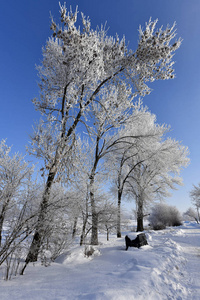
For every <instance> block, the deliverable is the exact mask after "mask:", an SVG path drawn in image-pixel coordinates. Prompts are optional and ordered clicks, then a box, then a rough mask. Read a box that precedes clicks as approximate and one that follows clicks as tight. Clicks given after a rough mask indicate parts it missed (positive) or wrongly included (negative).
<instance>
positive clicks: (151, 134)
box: [108, 102, 167, 237]
mask: <svg viewBox="0 0 200 300" xmlns="http://www.w3.org/2000/svg"><path fill="white" fill-rule="evenodd" d="M166 130H167V128H166V126H164V125H163V126H159V125H158V124H156V117H155V115H153V114H151V113H150V112H149V111H148V110H147V108H146V107H143V106H142V103H141V102H139V103H138V104H137V105H136V106H135V110H134V111H133V113H132V117H131V118H130V119H129V120H128V122H127V123H126V125H125V126H124V127H123V128H122V129H121V130H120V131H119V133H118V138H117V139H116V143H115V144H114V146H113V151H112V152H111V155H110V156H109V157H108V163H110V165H111V168H112V170H113V173H114V180H113V191H114V193H116V194H117V199H118V222H117V236H118V237H121V228H120V227H121V226H120V224H121V221H120V216H121V201H122V196H127V195H128V191H129V188H130V182H131V178H132V176H133V172H134V170H135V169H136V168H138V167H139V165H140V164H141V163H142V162H144V161H145V160H147V159H148V158H150V157H151V156H153V155H154V154H155V149H154V142H155V141H156V140H157V139H159V138H160V136H161V135H163V134H164V132H166Z"/></svg>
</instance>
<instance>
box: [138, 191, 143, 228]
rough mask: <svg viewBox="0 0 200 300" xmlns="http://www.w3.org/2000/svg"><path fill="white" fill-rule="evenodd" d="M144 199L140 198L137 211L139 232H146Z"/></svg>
mask: <svg viewBox="0 0 200 300" xmlns="http://www.w3.org/2000/svg"><path fill="white" fill-rule="evenodd" d="M143 218H144V214H143V199H142V197H141V196H139V197H138V209H137V232H138V231H144V226H143Z"/></svg>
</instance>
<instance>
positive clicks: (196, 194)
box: [190, 183, 200, 220]
mask: <svg viewBox="0 0 200 300" xmlns="http://www.w3.org/2000/svg"><path fill="white" fill-rule="evenodd" d="M190 197H191V200H192V203H193V205H194V207H195V208H196V212H197V218H198V220H200V213H199V210H200V183H199V184H198V186H196V185H193V189H192V190H191V192H190Z"/></svg>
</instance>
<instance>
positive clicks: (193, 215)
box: [183, 207, 200, 224]
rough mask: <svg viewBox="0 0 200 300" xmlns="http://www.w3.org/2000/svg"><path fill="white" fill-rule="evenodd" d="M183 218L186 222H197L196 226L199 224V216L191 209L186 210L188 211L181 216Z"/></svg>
mask: <svg viewBox="0 0 200 300" xmlns="http://www.w3.org/2000/svg"><path fill="white" fill-rule="evenodd" d="M183 217H184V218H187V220H188V219H189V220H191V219H192V220H195V221H196V222H197V224H198V223H199V221H200V220H199V216H198V213H197V212H196V211H195V210H194V209H193V208H192V207H190V208H188V210H187V211H186V212H185V213H184V214H183Z"/></svg>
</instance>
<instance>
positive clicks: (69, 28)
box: [26, 6, 181, 263]
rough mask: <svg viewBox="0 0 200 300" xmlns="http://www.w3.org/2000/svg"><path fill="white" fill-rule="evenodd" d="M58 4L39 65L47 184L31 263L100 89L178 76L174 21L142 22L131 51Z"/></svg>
mask: <svg viewBox="0 0 200 300" xmlns="http://www.w3.org/2000/svg"><path fill="white" fill-rule="evenodd" d="M60 9H61V25H57V24H56V23H55V22H54V21H52V25H51V29H52V30H53V36H52V37H51V38H49V40H48V42H47V44H46V46H45V48H44V49H43V61H42V64H41V66H39V67H38V71H39V77H40V83H39V87H40V98H39V99H34V101H33V102H34V104H35V106H36V109H37V110H39V111H40V112H41V113H42V115H43V118H42V121H41V122H40V124H39V125H38V127H37V128H36V129H35V132H34V134H33V136H32V146H31V147H30V149H29V150H30V152H32V153H33V154H35V155H36V156H37V157H40V158H42V159H43V160H44V162H45V166H44V168H45V169H46V186H45V191H44V194H43V199H42V202H41V206H40V214H39V217H38V226H37V228H36V231H35V234H34V237H33V241H32V244H31V247H30V251H29V254H28V256H27V259H26V262H27V263H28V262H29V261H36V260H37V257H38V252H39V249H40V245H41V242H42V236H43V234H44V232H43V230H42V229H41V224H43V220H44V217H45V214H46V208H47V206H48V201H49V197H50V196H49V195H50V190H51V187H52V184H53V182H54V181H55V180H56V177H57V176H59V175H60V174H63V173H65V174H68V175H70V172H71V169H70V168H69V166H70V163H71V159H72V154H73V152H72V147H73V144H74V135H75V133H76V130H77V128H78V126H79V124H80V122H83V123H86V122H87V124H89V122H90V121H91V120H90V117H89V112H90V111H92V109H93V103H94V102H96V103H99V105H101V97H99V95H100V92H101V93H103V92H102V91H103V90H104V89H107V87H108V86H109V87H110V88H111V87H112V88H113V90H116V92H117V91H118V90H120V86H124V85H126V86H129V85H131V86H133V93H132V95H134V96H136V95H142V96H144V95H145V94H147V93H149V92H150V89H149V87H148V86H147V82H152V81H154V80H157V79H169V78H173V77H174V75H173V61H172V56H173V54H174V51H175V50H177V49H178V48H179V46H180V44H181V40H180V39H178V40H176V41H175V42H171V41H172V40H173V39H174V37H175V35H176V33H175V25H173V26H172V27H171V28H170V27H167V28H166V29H165V30H162V29H158V30H156V23H157V20H156V21H151V20H150V21H149V22H148V23H147V24H146V28H145V30H144V31H143V30H142V29H141V28H140V37H139V43H138V48H137V49H136V51H131V50H128V48H127V46H126V43H125V39H124V38H123V39H122V40H119V38H118V37H117V36H116V38H113V37H109V36H108V35H107V30H105V28H104V27H100V28H97V29H96V30H93V29H92V28H91V24H90V21H89V19H88V18H86V17H85V16H84V15H83V14H82V27H80V26H77V25H76V22H77V17H78V11H77V10H76V11H75V12H74V13H73V12H72V11H69V12H67V9H66V7H65V6H61V7H60ZM117 99H119V98H117ZM132 99H133V96H131V97H130V99H129V100H130V101H132ZM118 105H120V103H118V102H117V103H116V106H118ZM107 112H108V114H109V109H108V111H107ZM79 128H80V129H81V127H79ZM67 178H68V177H67Z"/></svg>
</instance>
